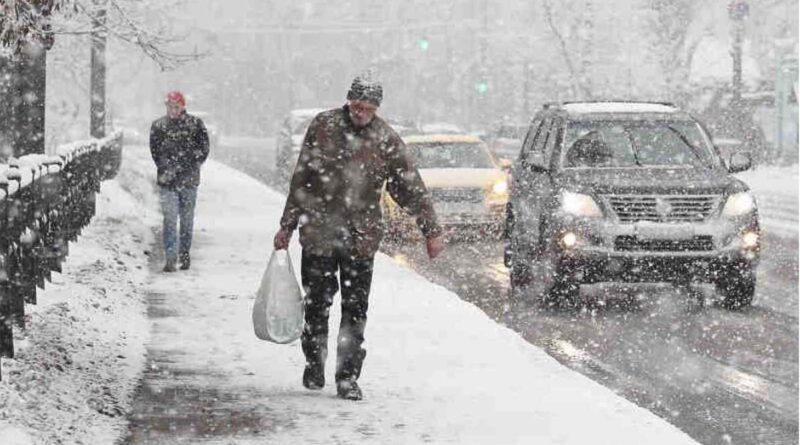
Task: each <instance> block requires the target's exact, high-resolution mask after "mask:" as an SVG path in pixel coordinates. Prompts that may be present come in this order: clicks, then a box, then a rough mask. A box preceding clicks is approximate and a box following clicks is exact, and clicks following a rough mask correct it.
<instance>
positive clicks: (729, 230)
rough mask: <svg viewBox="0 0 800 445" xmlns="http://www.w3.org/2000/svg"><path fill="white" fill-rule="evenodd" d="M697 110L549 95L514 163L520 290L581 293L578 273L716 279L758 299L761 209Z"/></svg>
mask: <svg viewBox="0 0 800 445" xmlns="http://www.w3.org/2000/svg"><path fill="white" fill-rule="evenodd" d="M750 165H751V159H750V158H749V157H747V156H744V155H742V154H734V155H732V156H731V157H729V158H727V159H723V158H722V157H721V156H720V154H719V151H718V150H717V148H716V147H714V145H713V144H712V143H711V138H710V136H709V134H708V133H707V132H706V130H705V129H704V128H703V126H702V125H700V123H699V122H698V121H696V120H695V119H694V118H693V117H692V116H690V115H689V114H687V113H685V112H683V111H681V110H680V109H678V108H676V107H675V106H672V105H668V104H658V103H630V102H596V103H593V102H583V103H564V104H554V105H548V106H546V107H545V108H544V109H542V110H541V111H540V112H539V113H538V114H537V115H536V117H535V118H534V119H533V122H532V123H531V125H530V128H529V131H528V133H527V135H526V137H525V141H524V143H523V146H522V153H521V155H520V158H519V160H518V161H517V162H516V163H515V165H514V166H513V170H512V177H513V180H512V184H511V193H510V198H509V204H508V206H507V212H506V218H507V219H506V237H507V238H506V240H507V247H506V258H505V262H506V265H507V266H508V267H510V269H511V270H510V275H511V295H512V297H514V298H520V299H524V298H534V299H537V300H539V301H541V299H544V301H551V302H553V301H557V302H563V301H570V302H576V301H577V299H578V297H579V288H580V285H581V284H589V283H596V282H607V281H621V282H670V283H673V284H676V285H686V286H688V284H689V283H691V282H696V281H700V282H710V283H713V284H714V285H716V289H717V290H718V292H719V293H720V294H721V296H722V297H723V305H724V306H726V307H728V308H740V307H744V306H748V305H750V304H751V301H752V299H753V295H754V292H755V285H756V274H755V268H756V266H757V264H758V261H759V254H760V228H759V221H758V210H757V207H756V202H755V199H754V197H753V195H752V194H751V193H750V191H749V189H748V186H747V185H746V184H745V183H743V182H742V181H740V180H738V179H736V178H735V177H733V176H732V173H735V172H739V171H743V170H746V169H748V168H749V167H750Z"/></svg>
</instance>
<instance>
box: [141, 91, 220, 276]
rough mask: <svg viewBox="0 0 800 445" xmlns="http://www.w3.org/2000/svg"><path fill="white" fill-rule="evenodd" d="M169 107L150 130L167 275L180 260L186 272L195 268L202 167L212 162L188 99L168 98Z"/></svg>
mask: <svg viewBox="0 0 800 445" xmlns="http://www.w3.org/2000/svg"><path fill="white" fill-rule="evenodd" d="M165 105H166V107H167V114H166V115H165V116H164V117H162V118H160V119H158V120H156V121H155V122H153V125H152V126H151V127H150V154H151V155H152V156H153V162H155V164H156V169H157V174H158V178H157V181H158V187H159V195H160V199H161V211H162V213H163V214H164V231H163V236H164V251H165V253H166V263H165V264H164V272H175V270H176V268H177V263H178V260H180V267H181V269H182V270H186V269H189V267H190V265H191V258H190V256H189V251H190V249H191V247H192V231H193V230H194V207H195V202H196V201H197V187H198V186H199V185H200V166H201V165H202V164H203V162H205V160H206V158H208V153H209V147H208V132H207V131H206V127H205V124H203V121H202V120H201V119H200V118H198V117H195V116H192V115H190V114H188V113H187V112H186V99H185V98H184V96H183V94H181V92H179V91H172V92H170V93H169V94H167V99H166V102H165ZM178 224H180V236H178V232H177V230H176V226H178Z"/></svg>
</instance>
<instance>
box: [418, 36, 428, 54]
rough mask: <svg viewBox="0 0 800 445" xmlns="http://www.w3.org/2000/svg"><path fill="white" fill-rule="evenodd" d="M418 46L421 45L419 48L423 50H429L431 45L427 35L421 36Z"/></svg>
mask: <svg viewBox="0 0 800 445" xmlns="http://www.w3.org/2000/svg"><path fill="white" fill-rule="evenodd" d="M417 46H419V49H421V50H422V51H427V50H428V46H429V43H428V39H427V38H426V37H420V38H419V40H417Z"/></svg>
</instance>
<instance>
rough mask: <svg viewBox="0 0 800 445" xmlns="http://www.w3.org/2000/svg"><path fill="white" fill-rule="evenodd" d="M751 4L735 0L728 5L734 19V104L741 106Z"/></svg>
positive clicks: (729, 12) (742, 0)
mask: <svg viewBox="0 0 800 445" xmlns="http://www.w3.org/2000/svg"><path fill="white" fill-rule="evenodd" d="M749 12H750V6H749V5H748V4H747V2H746V1H744V0H734V1H732V2H731V3H730V4H729V5H728V14H729V15H730V18H731V20H732V21H733V53H732V56H733V105H734V106H735V107H737V108H738V107H740V106H741V100H742V41H743V34H744V19H745V17H747V15H748V14H749Z"/></svg>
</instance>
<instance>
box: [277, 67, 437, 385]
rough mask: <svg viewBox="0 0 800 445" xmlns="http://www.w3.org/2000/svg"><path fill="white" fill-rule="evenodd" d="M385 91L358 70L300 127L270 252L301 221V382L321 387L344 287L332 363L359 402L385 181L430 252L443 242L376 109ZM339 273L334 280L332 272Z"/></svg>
mask: <svg viewBox="0 0 800 445" xmlns="http://www.w3.org/2000/svg"><path fill="white" fill-rule="evenodd" d="M382 98H383V89H382V87H381V85H380V84H378V83H377V82H373V81H370V80H368V79H366V78H364V77H357V78H356V79H355V80H354V81H353V84H352V86H351V88H350V91H349V92H348V93H347V104H346V105H344V106H343V107H342V108H338V109H333V110H329V111H325V112H323V113H320V114H319V115H317V116H316V117H315V118H314V120H313V121H312V122H311V125H310V127H309V128H308V131H307V132H306V136H305V140H304V141H303V146H302V148H301V151H300V157H299V159H298V162H297V166H296V167H295V170H294V174H293V175H292V179H291V183H290V188H289V195H288V197H287V199H286V207H285V209H284V212H283V217H282V218H281V222H280V230H279V231H278V233H277V234H276V235H275V239H274V246H275V249H277V250H279V249H286V248H288V246H289V240H290V239H291V236H292V232H293V231H294V229H295V228H297V226H298V224H300V244H301V245H302V246H303V255H302V261H301V275H302V281H303V288H304V289H305V291H306V298H305V326H304V329H303V334H302V337H301V342H302V346H303V353H304V354H305V357H306V366H305V370H304V372H303V385H304V386H305V387H306V388H309V389H321V388H322V387H323V386H324V385H325V359H326V357H327V344H328V313H329V309H330V306H331V304H332V303H333V297H334V295H335V294H336V292H337V291H338V290H339V289H340V288H341V293H342V320H341V324H340V326H339V338H338V343H337V344H338V348H337V362H336V392H337V394H338V396H339V397H341V398H345V399H350V400H360V399H361V397H362V393H361V389H360V388H359V387H358V384H357V383H356V381H357V380H358V377H359V376H360V374H361V367H362V364H363V361H364V357H365V356H366V351H365V350H364V349H363V348H362V347H361V344H362V342H363V341H364V328H365V326H366V321H367V306H368V299H369V291H370V285H371V283H372V271H373V269H372V268H373V259H374V256H375V252H376V251H377V250H378V247H379V245H380V242H381V238H382V236H383V217H382V213H381V205H380V198H381V192H382V190H383V187H384V184H386V189H387V191H388V192H389V193H390V194H391V196H392V198H394V200H395V201H396V202H397V203H398V204H399V205H401V206H402V207H403V208H404V209H406V210H407V211H408V212H409V213H411V214H412V215H413V216H414V217H415V218H416V222H417V225H418V226H419V228H420V230H421V231H422V234H423V235H424V236H425V238H426V247H427V251H428V256H429V257H430V258H434V257H436V256H437V255H438V254H439V253H440V252H441V251H442V249H443V247H444V243H443V241H442V237H441V229H440V227H439V225H438V224H437V222H436V215H435V213H434V210H433V205H432V204H431V201H430V199H429V197H428V194H427V191H426V189H425V185H424V184H423V182H422V179H421V177H420V175H419V172H418V171H417V168H416V166H415V164H414V161H413V159H412V158H411V156H410V155H409V153H408V152H407V150H406V147H405V144H403V141H402V140H401V139H400V137H399V136H398V135H397V133H395V131H394V130H392V128H391V127H390V126H389V125H388V124H387V123H386V122H385V121H384V120H383V119H381V118H380V117H378V116H376V114H375V113H376V111H377V109H378V107H379V106H380V104H381V100H382ZM337 272H338V273H339V280H338V281H339V282H338V283H337V277H336V274H337Z"/></svg>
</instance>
